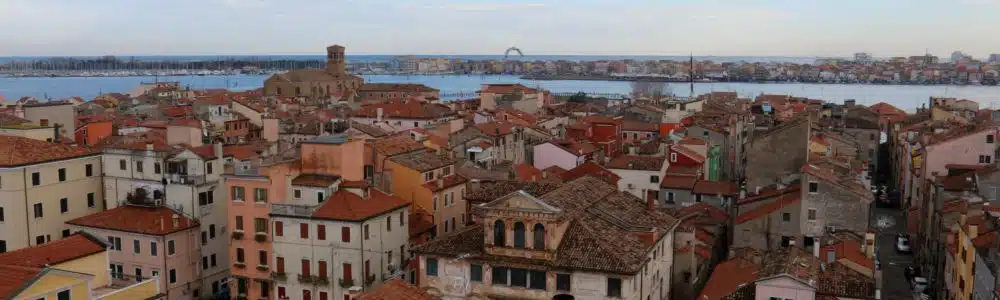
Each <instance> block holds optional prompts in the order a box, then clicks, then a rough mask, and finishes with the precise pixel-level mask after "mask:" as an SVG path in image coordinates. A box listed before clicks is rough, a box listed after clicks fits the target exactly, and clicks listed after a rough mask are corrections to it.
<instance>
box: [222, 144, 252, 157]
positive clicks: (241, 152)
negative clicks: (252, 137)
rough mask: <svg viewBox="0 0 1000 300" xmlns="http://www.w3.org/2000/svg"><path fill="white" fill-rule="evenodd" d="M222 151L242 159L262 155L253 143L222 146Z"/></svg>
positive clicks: (224, 153) (226, 154)
mask: <svg viewBox="0 0 1000 300" xmlns="http://www.w3.org/2000/svg"><path fill="white" fill-rule="evenodd" d="M222 153H223V155H225V156H232V157H233V158H235V159H237V160H242V161H245V160H249V159H252V158H256V157H260V154H259V153H257V147H255V146H251V145H238V146H226V147H223V148H222Z"/></svg>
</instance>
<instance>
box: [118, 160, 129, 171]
mask: <svg viewBox="0 0 1000 300" xmlns="http://www.w3.org/2000/svg"><path fill="white" fill-rule="evenodd" d="M118 169H121V170H122V171H125V169H128V163H127V162H125V160H124V159H119V160H118Z"/></svg>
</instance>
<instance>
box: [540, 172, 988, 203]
mask: <svg viewBox="0 0 1000 300" xmlns="http://www.w3.org/2000/svg"><path fill="white" fill-rule="evenodd" d="M542 172H543V173H549V174H551V175H556V176H560V177H562V176H561V175H562V174H563V173H566V169H563V168H561V167H559V166H556V165H552V166H551V167H548V168H545V169H543V170H542ZM998 208H1000V207H998Z"/></svg>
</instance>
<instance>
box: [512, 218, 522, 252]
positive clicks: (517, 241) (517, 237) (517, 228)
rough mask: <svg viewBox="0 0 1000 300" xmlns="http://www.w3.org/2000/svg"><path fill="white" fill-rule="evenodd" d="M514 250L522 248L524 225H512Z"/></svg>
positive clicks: (519, 223)
mask: <svg viewBox="0 0 1000 300" xmlns="http://www.w3.org/2000/svg"><path fill="white" fill-rule="evenodd" d="M514 248H524V223H521V222H517V223H514Z"/></svg>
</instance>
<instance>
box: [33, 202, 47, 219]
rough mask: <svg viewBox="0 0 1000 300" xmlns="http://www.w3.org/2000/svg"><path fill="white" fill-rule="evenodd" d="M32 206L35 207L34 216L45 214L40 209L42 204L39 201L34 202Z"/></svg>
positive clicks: (39, 216) (38, 216)
mask: <svg viewBox="0 0 1000 300" xmlns="http://www.w3.org/2000/svg"><path fill="white" fill-rule="evenodd" d="M33 207H34V209H35V218H41V217H43V216H45V214H44V212H43V211H42V204H41V203H35V205H33Z"/></svg>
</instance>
